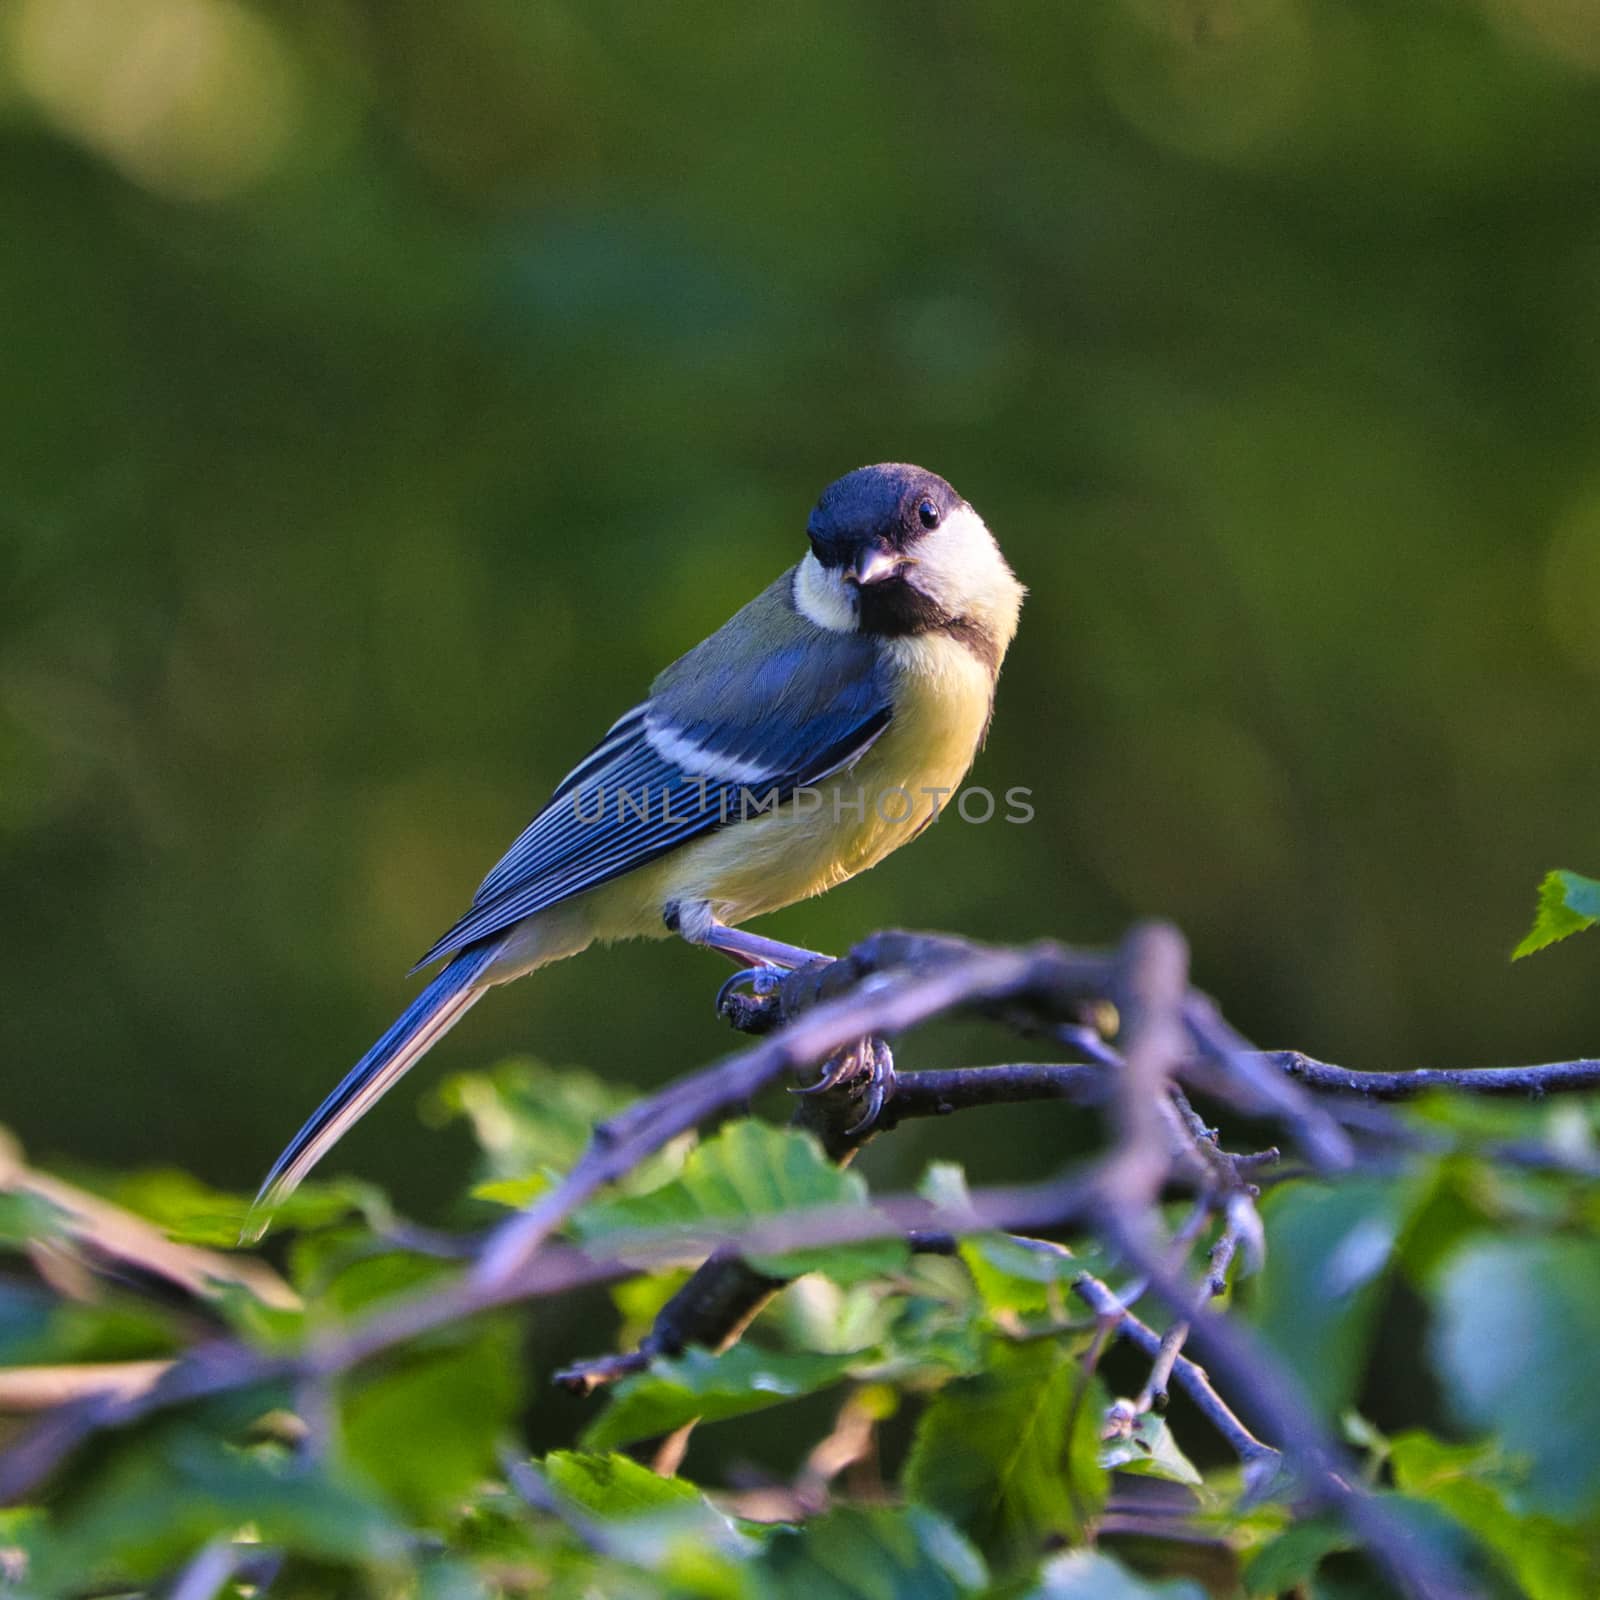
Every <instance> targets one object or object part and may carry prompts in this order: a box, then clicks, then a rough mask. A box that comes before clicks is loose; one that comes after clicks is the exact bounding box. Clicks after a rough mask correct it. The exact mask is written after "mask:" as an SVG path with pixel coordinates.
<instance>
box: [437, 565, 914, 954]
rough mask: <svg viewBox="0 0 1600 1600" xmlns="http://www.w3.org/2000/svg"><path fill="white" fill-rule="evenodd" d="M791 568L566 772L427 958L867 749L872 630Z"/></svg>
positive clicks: (877, 675)
mask: <svg viewBox="0 0 1600 1600" xmlns="http://www.w3.org/2000/svg"><path fill="white" fill-rule="evenodd" d="M790 589H791V579H790V575H788V574H785V576H784V577H783V578H781V579H779V581H778V582H777V583H775V584H774V585H772V587H771V588H769V589H768V590H766V591H765V592H764V593H763V594H761V595H759V596H758V597H757V598H756V599H755V600H753V601H752V602H751V603H750V604H749V605H748V606H746V607H745V608H744V610H743V611H741V612H740V613H739V614H738V615H737V616H735V617H734V618H733V619H732V621H731V622H729V623H728V624H727V625H726V626H725V627H723V628H722V629H720V630H719V631H718V632H717V633H714V634H713V635H712V636H711V637H710V638H709V639H707V640H706V641H705V642H704V643H703V644H701V645H699V646H697V647H696V648H695V649H694V650H692V651H690V653H689V654H688V655H686V656H684V657H683V658H682V659H680V660H679V661H677V662H674V663H673V665H672V666H670V667H668V668H667V670H666V671H665V672H663V673H662V674H661V676H660V677H658V678H657V679H656V681H655V684H654V685H653V686H652V689H651V694H650V698H649V699H648V700H647V701H645V702H644V704H642V705H640V706H636V707H635V708H634V709H633V710H632V711H630V712H628V713H627V715H626V716H623V717H620V718H619V719H618V720H617V721H616V722H615V723H613V724H612V726H611V728H610V729H609V730H608V731H607V733H606V736H605V738H603V739H602V740H601V741H600V742H599V744H597V745H596V746H595V748H594V749H593V750H592V751H590V753H589V754H588V755H587V756H586V757H585V758H584V759H583V760H582V761H581V762H579V764H578V765H577V766H576V767H574V768H573V770H572V771H571V772H570V773H569V774H568V775H567V777H566V778H565V779H563V780H562V782H561V784H560V786H559V787H558V788H557V789H556V791H555V793H554V794H553V795H552V796H551V797H550V799H549V800H548V801H547V802H546V804H545V806H544V808H543V810H541V811H540V812H539V814H538V815H537V816H536V817H534V819H533V821H532V822H530V823H529V824H528V826H527V827H526V828H525V829H524V830H523V832H522V834H521V836H520V837H519V838H518V839H517V841H516V843H515V844H513V845H512V847H511V849H510V850H508V851H507V852H506V855H505V856H504V858H503V859H502V860H501V861H500V862H499V864H498V865H497V866H496V867H495V868H494V870H493V871H492V872H491V873H490V874H489V876H488V877H487V878H485V879H484V880H483V883H482V884H481V885H480V886H479V888H478V892H477V894H476V895H475V896H474V897H473V902H472V906H471V908H470V909H469V910H468V912H467V914H466V915H465V916H464V917H463V918H462V919H461V920H460V921H459V922H458V923H456V925H455V926H454V927H453V928H451V929H450V931H449V932H448V933H446V934H445V935H444V937H443V938H442V939H440V940H439V942H438V943H437V944H435V945H434V947H433V948H432V949H431V950H430V951H429V952H428V953H427V955H425V956H424V957H423V958H422V960H421V961H420V962H419V963H418V965H419V966H423V965H426V964H427V963H428V962H430V961H433V960H435V959H436V958H438V957H439V956H443V955H447V954H449V953H450V952H451V951H453V950H459V949H462V948H463V947H465V946H467V945H469V944H474V943H477V942H478V941H479V940H482V939H488V938H492V937H493V936H494V935H495V934H497V933H500V932H503V931H504V930H505V929H507V928H509V927H511V926H512V924H514V923H517V922H520V921H521V920H522V919H523V918H524V917H528V916H532V915H533V914H534V913H535V912H537V911H542V910H544V909H546V908H547V907H549V906H552V905H556V904H558V903H559V902H560V901H563V900H567V899H570V898H571V897H572V896H573V895H576V894H581V893H583V892H584V891H585V890H587V889H593V888H596V887H597V886H598V885H600V884H602V883H605V882H607V881H609V880H610V879H612V878H616V877H620V876H621V875H622V874H624V873H626V872H630V871H632V870H633V869H634V868H635V867H639V866H643V865H644V864H645V863H647V862H649V861H653V860H655V859H656V858H657V857H659V856H662V855H665V854H666V853H667V852H668V851H670V850H675V849H678V848H679V847H680V846H682V845H684V844H686V843H688V842H689V841H690V840H691V839H695V838H698V837H700V836H702V835H704V834H707V833H710V832H713V831H715V830H716V829H718V828H721V827H726V826H734V825H737V823H738V821H739V820H740V818H741V816H743V815H747V814H749V805H748V801H745V802H744V803H741V791H744V790H749V791H751V792H752V793H754V794H756V795H758V796H760V797H761V798H762V800H763V801H764V800H765V799H766V798H767V796H768V795H769V793H770V791H772V790H774V789H776V790H777V791H778V795H779V798H780V801H781V800H783V799H787V798H788V797H789V796H790V795H792V794H793V792H794V791H795V790H796V789H798V788H803V787H804V786H806V785H807V784H811V783H817V782H820V781H821V780H822V779H823V778H824V777H826V776H828V775H829V774H831V773H833V772H837V771H838V770H840V769H841V768H842V767H846V766H848V765H850V764H851V763H852V762H854V761H855V760H856V759H858V758H859V757H860V755H861V754H862V753H863V752H864V751H865V750H866V749H867V748H868V746H870V745H871V744H872V743H873V741H874V740H876V739H877V738H878V736H879V735H880V734H881V733H882V732H883V730H884V729H885V728H886V727H887V726H888V724H889V719H890V715H891V711H892V699H891V687H892V686H891V684H890V681H889V677H888V673H887V671H886V670H885V668H884V666H883V663H882V662H881V660H880V658H879V656H878V654H877V652H876V650H875V649H874V647H873V645H872V642H871V641H870V640H869V639H866V638H863V637H861V636H859V635H856V634H843V633H831V632H827V631H825V630H823V629H820V628H818V627H816V626H815V625H814V624H813V623H811V622H810V621H809V620H808V619H806V618H805V617H803V616H800V615H799V614H798V613H796V612H795V610H794V608H793V605H792V603H791V600H790Z"/></svg>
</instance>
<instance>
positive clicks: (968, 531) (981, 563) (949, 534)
mask: <svg viewBox="0 0 1600 1600" xmlns="http://www.w3.org/2000/svg"><path fill="white" fill-rule="evenodd" d="M913 581H914V582H915V583H916V585H917V587H918V588H919V589H921V590H922V592H923V593H924V594H926V595H927V596H928V597H929V599H931V600H933V601H934V602H935V603H936V604H938V605H939V606H940V607H941V608H942V609H943V610H945V611H947V612H948V613H949V614H950V615H951V616H964V617H970V618H972V619H973V620H974V621H976V622H980V623H982V624H983V626H984V627H986V628H987V629H988V630H989V631H990V632H991V633H992V634H993V635H994V636H995V637H996V639H997V640H998V641H999V643H1000V647H1001V649H1002V651H1003V650H1004V648H1005V646H1006V645H1008V644H1009V643H1010V642H1011V638H1012V635H1013V634H1014V633H1015V632H1016V627H1017V611H1018V608H1019V607H1020V606H1021V604H1022V596H1023V588H1022V585H1021V584H1020V583H1018V582H1017V579H1016V576H1015V574H1014V573H1013V572H1012V570H1011V568H1010V567H1008V566H1007V565H1006V559H1005V557H1004V556H1003V555H1001V554H1000V547H999V546H998V545H997V544H996V543H995V542H994V536H993V535H992V534H991V533H990V532H989V530H988V528H987V527H986V526H985V524H984V521H983V518H982V517H980V516H979V515H978V513H977V512H976V511H974V510H973V509H972V507H971V506H957V507H956V509H955V510H954V511H952V512H951V513H950V515H949V516H948V517H946V518H945V520H944V521H943V522H942V523H941V524H940V525H939V527H937V528H936V529H934V530H933V532H931V533H929V534H927V535H926V536H925V537H924V538H923V539H922V540H921V541H920V543H919V545H918V548H917V566H916V572H915V577H914V579H913Z"/></svg>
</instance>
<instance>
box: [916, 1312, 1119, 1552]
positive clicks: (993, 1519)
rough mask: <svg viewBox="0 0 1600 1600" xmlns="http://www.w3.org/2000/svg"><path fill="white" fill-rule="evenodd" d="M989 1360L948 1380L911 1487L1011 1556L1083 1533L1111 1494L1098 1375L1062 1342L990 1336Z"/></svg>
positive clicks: (924, 1435) (922, 1427)
mask: <svg viewBox="0 0 1600 1600" xmlns="http://www.w3.org/2000/svg"><path fill="white" fill-rule="evenodd" d="M986 1356H987V1359H986V1361H985V1367H984V1370H983V1371H982V1372H980V1373H978V1374H976V1375H975V1376H973V1377H970V1378H958V1379H956V1380H955V1381H954V1382H952V1383H950V1384H947V1385H946V1386H945V1388H943V1389H942V1390H940V1392H939V1394H938V1395H937V1396H936V1397H935V1399H934V1401H933V1403H932V1404H931V1405H930V1406H929V1407H928V1409H927V1411H925V1412H924V1413H923V1416H922V1419H921V1421H920V1422H919V1424H918V1426H917V1432H916V1437H915V1440H914V1441H913V1443H912V1447H911V1455H910V1458H909V1460H908V1461H907V1463H906V1471H905V1483H906V1490H907V1492H908V1493H909V1494H910V1495H911V1496H912V1497H913V1498H914V1499H917V1500H922V1501H925V1502H926V1503H927V1504H928V1505H930V1506H932V1507H933V1508H934V1510H936V1511H939V1512H942V1513H943V1514H944V1515H945V1516H947V1517H949V1518H950V1519H951V1520H952V1521H953V1522H955V1523H956V1525H957V1526H958V1527H960V1528H962V1529H963V1530H964V1531H965V1532H966V1533H967V1534H968V1535H969V1536H970V1537H971V1538H972V1539H973V1541H974V1542H975V1543H976V1544H977V1545H978V1547H979V1548H980V1549H981V1550H983V1551H984V1552H985V1554H987V1555H990V1556H991V1557H992V1558H993V1559H995V1560H997V1561H1000V1562H1001V1563H1003V1564H1011V1563H1013V1562H1016V1561H1019V1560H1022V1559H1024V1558H1025V1557H1027V1556H1029V1555H1032V1554H1036V1553H1037V1551H1038V1549H1039V1547H1040V1545H1041V1543H1042V1542H1043V1541H1044V1540H1046V1539H1048V1538H1051V1537H1061V1538H1066V1539H1077V1538H1079V1537H1081V1535H1082V1533H1083V1528H1084V1525H1085V1523H1086V1521H1087V1520H1088V1519H1089V1518H1090V1517H1092V1516H1093V1515H1094V1514H1095V1512H1096V1511H1098V1510H1099V1507H1100V1505H1101V1502H1102V1501H1103V1500H1104V1498H1105V1470H1104V1468H1102V1467H1101V1465H1100V1461H1099V1449H1100V1440H1099V1427H1100V1418H1101V1416H1102V1415H1103V1413H1104V1410H1105V1403H1104V1397H1103V1394H1102V1392H1101V1390H1100V1388H1099V1385H1098V1384H1097V1383H1095V1382H1094V1381H1093V1380H1091V1379H1089V1378H1087V1377H1085V1375H1084V1373H1083V1372H1082V1370H1081V1369H1080V1368H1079V1366H1078V1364H1077V1363H1076V1362H1075V1361H1074V1360H1073V1359H1072V1357H1071V1356H1070V1355H1069V1354H1068V1353H1067V1351H1066V1350H1065V1349H1064V1348H1063V1347H1062V1346H1061V1344H1060V1342H1059V1341H1057V1340H1053V1339H1039V1340H1034V1341H1032V1342H1029V1343H1026V1344H1011V1343H1008V1342H1006V1341H1004V1340H1000V1339H995V1340H991V1341H990V1342H989V1345H988V1348H987V1352H986Z"/></svg>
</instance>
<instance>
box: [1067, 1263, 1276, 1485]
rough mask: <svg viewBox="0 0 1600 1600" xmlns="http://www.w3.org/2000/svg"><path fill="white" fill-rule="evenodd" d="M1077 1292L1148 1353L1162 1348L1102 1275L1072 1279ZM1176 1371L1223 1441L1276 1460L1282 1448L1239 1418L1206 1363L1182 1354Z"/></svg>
mask: <svg viewBox="0 0 1600 1600" xmlns="http://www.w3.org/2000/svg"><path fill="white" fill-rule="evenodd" d="M1072 1289H1073V1293H1075V1294H1076V1295H1077V1296H1078V1298H1079V1299H1080V1300H1082V1301H1083V1302H1084V1304H1085V1305H1087V1306H1088V1307H1089V1309H1090V1310H1091V1311H1093V1312H1094V1314H1095V1315H1096V1317H1099V1318H1102V1319H1104V1321H1105V1322H1106V1323H1107V1324H1108V1326H1109V1327H1110V1329H1111V1330H1112V1332H1113V1333H1114V1334H1116V1335H1120V1336H1121V1337H1122V1338H1124V1339H1126V1340H1127V1341H1128V1342H1129V1343H1130V1344H1135V1345H1137V1346H1138V1347H1139V1348H1140V1349H1141V1350H1142V1351H1144V1353H1145V1354H1146V1355H1148V1356H1151V1357H1155V1356H1157V1355H1159V1354H1160V1351H1161V1335H1160V1334H1159V1333H1157V1332H1156V1330H1155V1329H1154V1328H1152V1327H1151V1326H1150V1324H1149V1323H1148V1322H1141V1321H1140V1320H1139V1318H1138V1317H1136V1316H1135V1315H1134V1314H1133V1313H1132V1312H1131V1311H1129V1310H1128V1309H1127V1308H1126V1307H1125V1306H1124V1305H1123V1303H1122V1301H1121V1299H1120V1298H1119V1297H1118V1295H1117V1294H1116V1293H1115V1292H1114V1291H1113V1290H1112V1289H1111V1288H1110V1287H1109V1286H1108V1285H1106V1284H1104V1283H1102V1282H1101V1281H1100V1279H1098V1278H1095V1277H1091V1276H1089V1275H1088V1274H1087V1273H1085V1274H1084V1275H1083V1276H1082V1277H1080V1278H1074V1279H1073V1282H1072ZM1172 1375H1173V1377H1174V1378H1176V1379H1177V1381H1178V1382H1179V1383H1180V1384H1181V1385H1182V1386H1183V1390H1184V1393H1185V1394H1187V1395H1188V1396H1189V1398H1190V1399H1191V1400H1193V1401H1194V1403H1195V1407H1196V1408H1197V1409H1198V1410H1199V1412H1200V1414H1201V1415H1202V1416H1203V1417H1204V1418H1205V1419H1206V1421H1207V1422H1209V1423H1210V1424H1211V1426H1212V1427H1213V1428H1215V1429H1216V1431H1217V1433H1218V1434H1219V1435H1220V1436H1221V1438H1222V1440H1223V1442H1224V1443H1225V1444H1226V1445H1227V1446H1228V1448H1229V1449H1230V1450H1232V1451H1233V1453H1234V1454H1235V1455H1236V1456H1238V1458H1239V1459H1240V1460H1241V1461H1244V1462H1253V1461H1276V1460H1277V1459H1278V1452H1277V1451H1276V1450H1274V1449H1273V1448H1272V1446H1271V1445H1269V1444H1264V1443H1263V1442H1262V1441H1261V1440H1260V1439H1258V1438H1257V1437H1256V1436H1255V1435H1254V1434H1253V1433H1251V1431H1250V1430H1249V1429H1248V1428H1247V1427H1246V1426H1245V1425H1244V1424H1243V1423H1242V1422H1241V1421H1240V1420H1239V1418H1238V1416H1237V1415H1236V1414H1235V1413H1234V1411H1233V1409H1232V1408H1231V1407H1230V1406H1229V1405H1228V1403H1227V1401H1226V1400H1224V1399H1223V1398H1222V1396H1221V1395H1219V1394H1218V1393H1217V1391H1216V1389H1215V1388H1213V1387H1212V1383H1211V1379H1210V1378H1209V1377H1208V1376H1207V1375H1206V1371H1205V1369H1204V1368H1203V1367H1201V1366H1198V1365H1196V1363H1194V1362H1193V1361H1191V1360H1189V1358H1188V1357H1187V1356H1181V1355H1180V1356H1178V1357H1177V1358H1176V1360H1175V1361H1174V1362H1173V1364H1172Z"/></svg>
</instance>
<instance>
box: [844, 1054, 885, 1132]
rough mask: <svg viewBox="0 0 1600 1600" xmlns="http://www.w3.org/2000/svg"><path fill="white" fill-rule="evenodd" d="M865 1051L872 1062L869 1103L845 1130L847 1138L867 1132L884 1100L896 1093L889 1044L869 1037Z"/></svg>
mask: <svg viewBox="0 0 1600 1600" xmlns="http://www.w3.org/2000/svg"><path fill="white" fill-rule="evenodd" d="M865 1053H866V1055H867V1056H868V1057H869V1058H870V1060H871V1063H872V1064H871V1066H870V1068H869V1069H868V1070H869V1072H870V1074H871V1076H870V1077H869V1078H868V1080H867V1103H866V1106H865V1107H864V1108H863V1110H862V1112H861V1115H860V1117H859V1118H857V1120H856V1121H855V1122H853V1123H851V1124H850V1126H849V1127H848V1128H846V1129H845V1130H844V1131H845V1137H846V1138H853V1137H854V1136H855V1135H856V1134H858V1133H865V1132H866V1131H867V1129H868V1128H870V1127H871V1126H872V1125H873V1123H875V1122H876V1121H877V1120H878V1117H879V1115H880V1114H881V1112H882V1111H883V1107H884V1102H885V1101H886V1100H888V1099H889V1097H890V1096H891V1095H892V1094H893V1093H894V1056H893V1055H892V1054H891V1052H890V1050H889V1046H888V1045H887V1044H886V1043H885V1042H884V1041H883V1040H882V1039H869V1040H868V1041H867V1048H866V1052H865Z"/></svg>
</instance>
